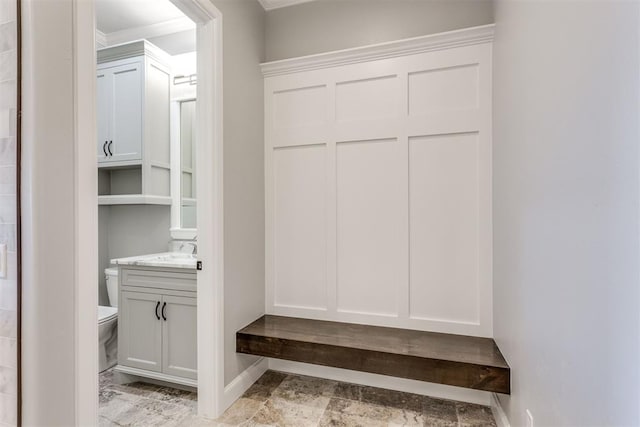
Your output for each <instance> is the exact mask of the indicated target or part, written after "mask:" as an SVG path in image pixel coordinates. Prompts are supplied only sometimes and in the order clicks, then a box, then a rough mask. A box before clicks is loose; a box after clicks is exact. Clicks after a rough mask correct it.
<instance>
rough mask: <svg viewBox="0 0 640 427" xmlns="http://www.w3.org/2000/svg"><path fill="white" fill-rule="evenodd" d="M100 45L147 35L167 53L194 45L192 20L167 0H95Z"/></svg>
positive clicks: (174, 53) (117, 42) (173, 53)
mask: <svg viewBox="0 0 640 427" xmlns="http://www.w3.org/2000/svg"><path fill="white" fill-rule="evenodd" d="M96 29H97V30H98V34H97V37H96V38H97V39H98V41H99V42H100V44H102V45H108V46H110V45H114V44H120V43H126V42H128V41H133V40H139V39H147V40H149V41H150V42H151V43H153V44H155V45H156V46H158V47H159V48H161V49H162V50H164V51H166V52H167V53H169V54H170V55H178V54H181V53H186V52H193V51H195V49H196V33H195V24H194V23H193V22H191V21H190V20H189V19H188V18H187V17H186V16H185V15H184V14H183V13H182V12H181V11H180V9H178V8H177V7H176V6H174V5H173V3H171V1H169V0H96Z"/></svg>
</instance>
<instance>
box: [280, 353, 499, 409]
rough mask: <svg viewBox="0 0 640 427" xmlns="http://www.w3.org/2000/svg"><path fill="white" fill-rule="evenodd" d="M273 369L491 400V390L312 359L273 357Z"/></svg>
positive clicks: (445, 396)
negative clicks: (360, 369) (424, 380)
mask: <svg viewBox="0 0 640 427" xmlns="http://www.w3.org/2000/svg"><path fill="white" fill-rule="evenodd" d="M269 369H273V370H274V371H282V372H289V373H292V374H298V375H308V376H310V377H320V378H326V379H330V380H336V381H344V382H348V383H354V384H361V385H366V386H371V387H379V388H386V389H389V390H396V391H404V392H407V393H415V394H422V395H425V396H432V397H437V398H441V399H450V400H458V401H460V402H469V403H477V404H480V405H486V406H489V405H490V404H491V393H489V392H487V391H480V390H471V389H466V388H461V387H453V386H448V385H443V384H433V383H427V382H423V381H415V380H407V379H404V378H396V377H388V376H386V375H378V374H369V373H366V372H358V371H351V370H348V369H340V368H331V367H328V366H320V365H310V364H308V363H300V362H290V361H288V360H280V359H269Z"/></svg>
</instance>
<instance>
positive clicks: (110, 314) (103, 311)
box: [98, 305, 118, 324]
mask: <svg viewBox="0 0 640 427" xmlns="http://www.w3.org/2000/svg"><path fill="white" fill-rule="evenodd" d="M117 317H118V308H117V307H108V306H103V305H99V306H98V324H102V323H105V322H108V321H110V320H113V319H115V318H117Z"/></svg>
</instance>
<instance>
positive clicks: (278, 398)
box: [99, 371, 496, 427]
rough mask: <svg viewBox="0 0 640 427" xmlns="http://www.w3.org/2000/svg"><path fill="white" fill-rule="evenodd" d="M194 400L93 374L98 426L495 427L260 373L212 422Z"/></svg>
mask: <svg viewBox="0 0 640 427" xmlns="http://www.w3.org/2000/svg"><path fill="white" fill-rule="evenodd" d="M196 401H197V396H196V394H195V393H192V392H186V391H182V390H177V389H173V388H169V387H160V386H154V385H150V384H143V383H133V384H127V385H117V384H114V383H113V373H112V372H111V371H106V372H104V373H102V374H101V375H100V411H99V417H100V420H99V421H100V425H101V426H180V427H182V426H185V427H186V426H216V427H227V426H247V427H249V426H250V427H259V426H279V427H280V426H282V427H286V426H292V427H306V426H318V427H325V426H336V427H337V426H340V427H357V426H362V427H377V426H385V427H391V426H394V427H395V426H434V427H435V426H437V427H471V426H495V425H496V424H495V421H494V419H493V416H492V414H491V409H490V408H489V407H487V406H480V405H474V404H469V403H462V402H454V401H450V400H441V399H434V398H430V397H425V396H420V395H416V394H409V393H401V392H397V391H390V390H383V389H379V388H374V387H365V386H359V385H354V384H348V383H342V382H338V381H330V380H324V379H320V378H312V377H305V376H299V375H289V374H284V373H281V372H275V371H268V372H267V373H265V374H264V375H263V376H262V377H261V378H260V379H259V380H258V381H257V382H256V383H255V384H254V385H253V386H251V388H250V389H249V390H247V392H246V393H245V394H244V395H243V396H242V397H241V398H240V399H238V401H236V402H235V403H234V404H233V405H232V406H231V407H230V408H229V409H228V410H227V411H226V412H225V413H224V414H223V415H222V416H221V417H220V418H219V419H217V420H215V421H210V420H204V419H201V418H198V417H197V416H196V415H195V413H196Z"/></svg>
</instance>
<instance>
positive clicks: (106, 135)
mask: <svg viewBox="0 0 640 427" xmlns="http://www.w3.org/2000/svg"><path fill="white" fill-rule="evenodd" d="M111 86H112V83H111V72H109V71H108V70H98V74H97V79H96V98H97V99H96V102H97V105H96V120H97V124H98V140H97V145H96V148H97V149H98V162H99V163H102V162H104V161H107V160H109V156H108V154H107V153H108V152H107V144H108V143H109V139H110V138H111V133H110V127H111V125H110V123H111V101H112V96H111Z"/></svg>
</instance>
